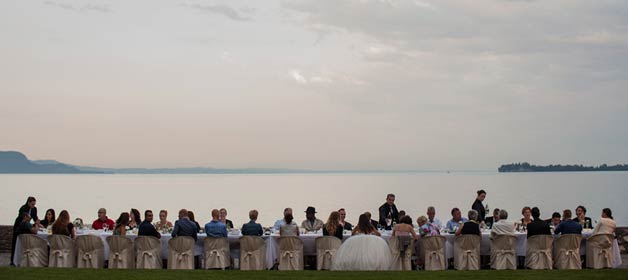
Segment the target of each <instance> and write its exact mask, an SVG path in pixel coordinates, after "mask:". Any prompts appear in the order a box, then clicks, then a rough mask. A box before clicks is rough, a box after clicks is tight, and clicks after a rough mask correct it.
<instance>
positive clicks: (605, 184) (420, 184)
mask: <svg viewBox="0 0 628 280" xmlns="http://www.w3.org/2000/svg"><path fill="white" fill-rule="evenodd" d="M0 188H2V196H1V197H0V224H5V225H10V224H13V221H14V219H15V217H16V216H17V210H18V209H19V207H20V205H22V204H23V203H24V202H25V201H26V198H27V197H28V196H35V197H36V198H37V207H38V209H39V212H40V218H43V216H44V213H45V211H46V209H48V208H54V209H55V210H56V211H57V214H58V213H59V212H60V210H62V209H66V210H68V211H69V212H70V215H71V218H72V220H74V218H76V217H81V218H83V219H84V221H85V222H86V223H91V221H93V220H94V219H95V218H96V216H97V215H96V212H97V210H98V208H100V207H105V208H107V210H108V216H109V217H110V218H112V219H114V220H115V219H116V218H117V217H118V215H119V214H120V213H121V212H122V211H129V209H130V208H137V209H139V210H140V211H141V212H142V217H143V216H144V213H143V212H144V210H145V209H151V210H153V212H157V211H159V210H160V209H167V210H168V211H169V220H171V221H174V220H176V216H177V212H178V210H179V209H181V208H186V209H188V210H193V211H194V212H195V214H196V218H197V221H199V223H200V224H204V223H206V222H207V221H209V220H210V219H211V214H210V211H211V209H213V208H223V207H224V208H227V210H228V216H227V218H228V219H230V220H232V221H233V222H234V224H235V225H236V227H240V226H241V225H242V224H243V223H245V222H248V211H249V210H251V209H257V210H258V211H259V212H260V214H259V219H258V222H260V223H262V224H263V225H265V226H268V225H271V224H272V223H273V222H274V221H275V220H277V219H279V218H281V217H282V215H283V214H282V212H283V209H284V208H285V207H292V208H293V209H294V216H295V221H297V222H299V223H300V221H302V220H303V219H305V214H304V212H303V211H304V210H305V208H306V207H307V206H310V205H311V206H314V207H316V210H317V211H318V214H317V217H318V218H319V219H321V220H323V221H326V220H327V217H328V216H329V213H330V212H331V211H334V210H337V209H339V208H341V207H342V208H345V209H347V220H348V221H350V222H351V223H353V224H355V223H356V221H357V218H358V216H359V214H360V213H363V212H365V211H370V212H371V213H373V215H374V217H375V219H377V218H376V216H377V208H378V207H379V206H380V205H381V204H382V203H383V202H384V200H385V198H386V194H388V193H394V194H396V204H397V207H398V209H399V210H406V212H407V213H408V214H409V215H410V216H412V219H413V220H414V221H416V218H417V217H418V216H419V215H425V212H426V208H427V207H428V206H430V205H431V206H434V207H436V216H437V217H438V218H440V219H441V220H442V221H443V222H445V221H447V220H449V219H450V218H451V216H450V214H449V212H450V210H451V208H452V207H459V208H461V209H463V213H464V210H467V209H469V208H470V207H471V204H472V203H473V201H474V199H475V191H476V190H478V189H484V190H486V191H487V193H488V194H487V198H486V200H485V201H484V203H485V204H486V203H488V205H489V207H490V209H491V210H492V209H494V208H495V207H497V208H502V209H506V210H508V212H509V214H510V217H509V219H510V220H514V219H519V218H520V217H521V208H522V207H524V206H531V207H532V206H537V207H539V208H540V209H541V215H542V218H549V217H550V216H551V214H552V212H554V211H558V212H561V213H562V210H563V209H571V210H572V211H574V210H575V208H576V207H577V206H578V205H584V206H585V207H586V208H587V210H588V212H587V216H589V217H591V218H592V219H593V220H597V219H599V216H600V213H601V210H602V208H604V207H609V208H611V209H612V210H613V215H614V216H615V220H616V221H617V224H618V225H622V226H627V225H628V216H627V214H628V203H626V200H627V199H628V172H564V173H558V172H557V173H497V172H452V173H435V172H434V173H430V172H426V173H366V174H365V173H343V174H183V175H171V174H159V175H146V174H141V175H139V174H138V175H121V174H102V175H101V174H78V175H77V174H25V175H22V174H8V175H7V174H2V175H0ZM155 214H157V213H155ZM574 214H575V213H574ZM463 215H466V213H465V214H463ZM155 216H156V217H157V215H155Z"/></svg>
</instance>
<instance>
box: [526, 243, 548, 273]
mask: <svg viewBox="0 0 628 280" xmlns="http://www.w3.org/2000/svg"><path fill="white" fill-rule="evenodd" d="M553 242H554V237H552V236H551V235H534V236H532V237H530V238H528V240H527V241H526V262H525V266H526V267H527V268H529V269H552V267H553V261H552V244H553Z"/></svg>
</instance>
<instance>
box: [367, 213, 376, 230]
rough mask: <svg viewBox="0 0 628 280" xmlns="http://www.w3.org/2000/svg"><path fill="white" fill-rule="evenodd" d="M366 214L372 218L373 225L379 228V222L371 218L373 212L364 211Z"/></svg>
mask: <svg viewBox="0 0 628 280" xmlns="http://www.w3.org/2000/svg"><path fill="white" fill-rule="evenodd" d="M364 215H366V217H368V218H369V220H371V225H373V228H375V229H377V227H378V226H379V222H378V221H376V220H373V219H372V218H371V212H364Z"/></svg>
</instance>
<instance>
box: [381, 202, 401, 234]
mask: <svg viewBox="0 0 628 280" xmlns="http://www.w3.org/2000/svg"><path fill="white" fill-rule="evenodd" d="M388 214H390V217H391V218H392V222H391V223H390V226H388V225H387V224H386V217H388ZM392 223H399V211H397V205H394V204H393V205H392V206H390V205H388V203H384V204H383V205H382V206H380V207H379V224H380V225H382V226H385V227H386V230H392Z"/></svg>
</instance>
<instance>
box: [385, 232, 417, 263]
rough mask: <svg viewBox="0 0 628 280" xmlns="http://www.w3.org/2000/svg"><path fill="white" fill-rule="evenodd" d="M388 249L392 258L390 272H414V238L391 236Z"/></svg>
mask: <svg viewBox="0 0 628 280" xmlns="http://www.w3.org/2000/svg"><path fill="white" fill-rule="evenodd" d="M388 248H390V255H391V256H392V259H391V261H390V270H412V262H411V261H412V260H411V259H412V250H413V249H414V239H412V236H391V237H390V238H389V239H388ZM402 250H403V251H402Z"/></svg>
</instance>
